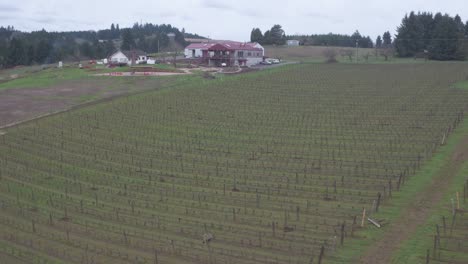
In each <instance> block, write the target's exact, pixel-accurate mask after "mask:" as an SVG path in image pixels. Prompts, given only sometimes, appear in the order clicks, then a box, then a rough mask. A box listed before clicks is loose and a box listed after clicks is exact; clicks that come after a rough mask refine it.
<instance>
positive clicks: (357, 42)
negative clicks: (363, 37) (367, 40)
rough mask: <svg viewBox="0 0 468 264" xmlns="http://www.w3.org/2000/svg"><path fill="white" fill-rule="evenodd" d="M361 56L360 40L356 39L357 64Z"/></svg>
mask: <svg viewBox="0 0 468 264" xmlns="http://www.w3.org/2000/svg"><path fill="white" fill-rule="evenodd" d="M358 56H359V40H357V39H356V63H358V58H359V57H358Z"/></svg>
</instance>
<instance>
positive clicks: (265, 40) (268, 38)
mask: <svg viewBox="0 0 468 264" xmlns="http://www.w3.org/2000/svg"><path fill="white" fill-rule="evenodd" d="M271 44H273V42H272V40H271V33H270V30H267V31H265V34H263V43H262V45H271Z"/></svg>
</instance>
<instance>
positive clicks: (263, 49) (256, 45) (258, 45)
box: [255, 43, 265, 57]
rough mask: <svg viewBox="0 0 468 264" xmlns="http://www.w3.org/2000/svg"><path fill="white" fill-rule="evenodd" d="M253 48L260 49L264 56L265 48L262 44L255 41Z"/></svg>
mask: <svg viewBox="0 0 468 264" xmlns="http://www.w3.org/2000/svg"><path fill="white" fill-rule="evenodd" d="M255 48H259V49H262V57H264V56H265V48H264V47H263V46H262V45H260V44H258V43H257V44H255Z"/></svg>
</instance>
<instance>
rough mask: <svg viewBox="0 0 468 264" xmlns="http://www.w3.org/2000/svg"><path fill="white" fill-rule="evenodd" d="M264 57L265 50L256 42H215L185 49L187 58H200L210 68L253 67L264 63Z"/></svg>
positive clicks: (196, 44)
mask: <svg viewBox="0 0 468 264" xmlns="http://www.w3.org/2000/svg"><path fill="white" fill-rule="evenodd" d="M264 55H265V49H264V48H263V47H262V46H261V45H260V44H258V43H256V42H253V43H252V42H249V43H246V42H236V41H213V42H210V43H193V44H190V45H189V46H187V47H186V48H185V57H186V58H189V59H195V58H200V59H201V60H202V61H203V63H206V64H208V65H210V66H220V65H222V64H226V65H227V66H252V65H255V64H258V63H260V62H261V61H263V56H264Z"/></svg>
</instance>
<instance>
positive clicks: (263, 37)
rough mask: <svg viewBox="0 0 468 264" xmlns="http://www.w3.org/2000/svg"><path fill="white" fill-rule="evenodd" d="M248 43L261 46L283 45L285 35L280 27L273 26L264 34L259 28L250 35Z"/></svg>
mask: <svg viewBox="0 0 468 264" xmlns="http://www.w3.org/2000/svg"><path fill="white" fill-rule="evenodd" d="M250 41H251V42H257V43H259V44H261V45H284V44H286V35H285V32H284V30H283V28H282V26H281V25H274V26H273V27H272V28H271V29H269V30H267V31H265V33H262V31H261V30H260V29H259V28H254V29H252V32H251V34H250Z"/></svg>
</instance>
